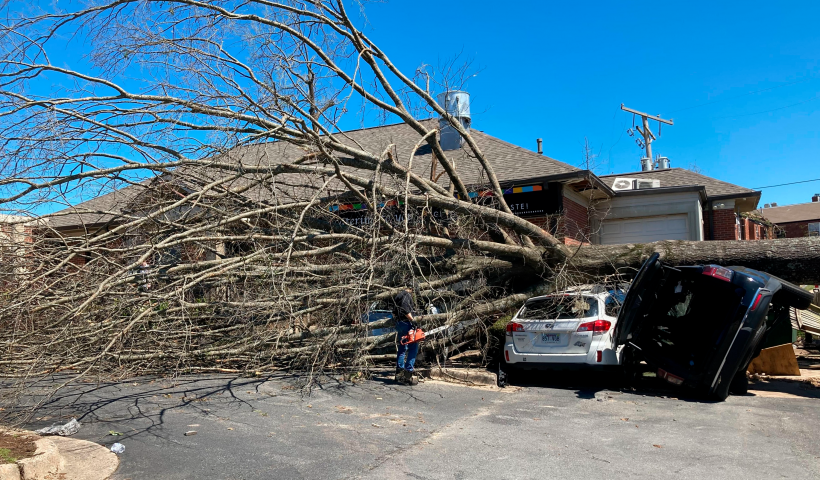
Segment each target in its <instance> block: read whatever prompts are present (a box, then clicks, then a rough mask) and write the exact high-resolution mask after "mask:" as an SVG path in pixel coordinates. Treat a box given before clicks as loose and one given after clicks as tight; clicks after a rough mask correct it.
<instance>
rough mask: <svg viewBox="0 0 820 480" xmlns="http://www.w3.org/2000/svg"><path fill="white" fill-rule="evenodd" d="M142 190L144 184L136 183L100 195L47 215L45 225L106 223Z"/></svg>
mask: <svg viewBox="0 0 820 480" xmlns="http://www.w3.org/2000/svg"><path fill="white" fill-rule="evenodd" d="M144 191H145V188H144V186H142V185H140V184H137V185H129V186H128V187H125V188H121V189H119V190H114V191H113V192H110V193H106V194H105V195H100V196H99V197H95V198H92V199H91V200H88V201H85V202H82V203H80V204H77V205H75V206H72V207H68V208H66V209H63V210H60V211H58V212H55V213H52V214H50V215H47V216H46V217H45V218H46V219H47V220H48V223H47V226H48V228H83V227H89V226H92V225H101V224H106V223H108V222H110V221H112V220H114V219H115V218H117V217H119V214H121V213H122V210H123V209H124V208H126V206H127V205H128V204H129V203H131V201H132V200H134V199H135V198H136V197H137V196H138V195H139V194H140V193H142V192H144Z"/></svg>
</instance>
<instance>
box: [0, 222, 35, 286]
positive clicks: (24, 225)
mask: <svg viewBox="0 0 820 480" xmlns="http://www.w3.org/2000/svg"><path fill="white" fill-rule="evenodd" d="M34 225H35V221H34V220H33V219H32V218H31V217H23V216H18V215H3V214H0V285H3V286H5V285H8V284H11V283H12V282H13V280H14V276H15V275H17V274H20V273H23V272H25V271H26V259H27V258H28V256H29V254H30V253H31V245H32V243H33V237H32V232H33V229H34Z"/></svg>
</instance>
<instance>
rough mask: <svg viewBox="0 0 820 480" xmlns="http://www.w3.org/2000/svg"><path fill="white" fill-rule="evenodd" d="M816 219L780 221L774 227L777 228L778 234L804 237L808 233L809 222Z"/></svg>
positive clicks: (788, 236) (786, 236) (787, 236)
mask: <svg viewBox="0 0 820 480" xmlns="http://www.w3.org/2000/svg"><path fill="white" fill-rule="evenodd" d="M818 221H820V220H814V221H806V222H791V223H780V224H778V225H777V226H776V227H775V229H776V230H778V232H779V233H780V236H783V235H784V234H785V238H798V237H806V236H808V235H809V223H815V222H818Z"/></svg>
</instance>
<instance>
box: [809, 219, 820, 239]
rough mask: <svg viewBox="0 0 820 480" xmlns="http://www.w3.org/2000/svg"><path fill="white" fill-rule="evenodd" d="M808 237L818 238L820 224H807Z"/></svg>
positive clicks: (819, 235)
mask: <svg viewBox="0 0 820 480" xmlns="http://www.w3.org/2000/svg"><path fill="white" fill-rule="evenodd" d="M809 236H810V237H820V222H812V223H810V224H809Z"/></svg>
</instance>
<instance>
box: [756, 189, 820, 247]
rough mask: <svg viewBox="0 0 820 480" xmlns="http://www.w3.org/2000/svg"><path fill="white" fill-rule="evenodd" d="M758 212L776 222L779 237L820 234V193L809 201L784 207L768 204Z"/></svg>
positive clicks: (776, 231) (776, 233) (814, 235)
mask: <svg viewBox="0 0 820 480" xmlns="http://www.w3.org/2000/svg"><path fill="white" fill-rule="evenodd" d="M758 213H759V214H760V216H762V217H763V218H765V219H766V220H768V221H769V222H771V223H773V224H774V226H775V227H774V230H775V235H776V236H777V237H778V238H796V237H816V236H820V194H815V195H814V196H812V197H811V202H809V203H798V204H795V205H784V206H782V207H780V206H777V204H773V205H772V206H769V205H768V204H767V205H766V206H765V208H762V209H760V210H758Z"/></svg>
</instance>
